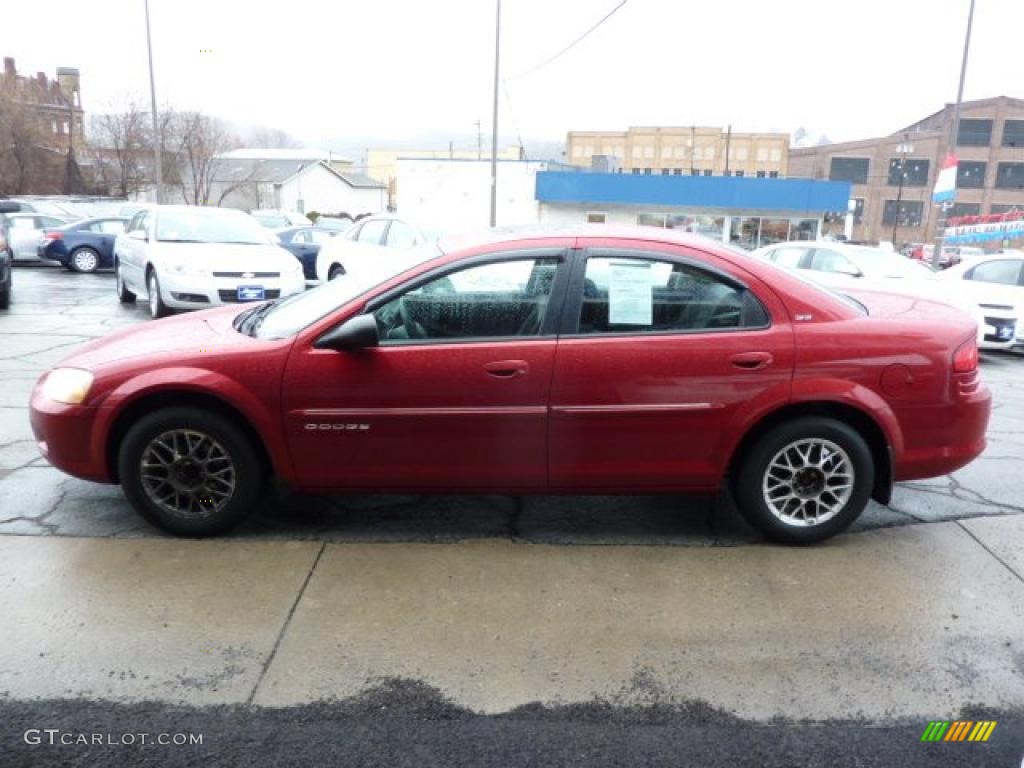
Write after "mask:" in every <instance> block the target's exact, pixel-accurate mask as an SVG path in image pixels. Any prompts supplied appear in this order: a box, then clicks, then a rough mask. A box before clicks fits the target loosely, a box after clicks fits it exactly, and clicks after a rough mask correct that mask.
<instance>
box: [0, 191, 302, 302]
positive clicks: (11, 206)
mask: <svg viewBox="0 0 1024 768" xmlns="http://www.w3.org/2000/svg"><path fill="white" fill-rule="evenodd" d="M20 210H21V205H19V204H18V203H12V202H11V201H9V200H0V309H7V307H8V306H10V303H11V282H12V270H11V264H13V263H14V253H13V252H12V251H11V244H10V241H9V240H8V239H7V216H6V215H5V214H8V213H17V212H18V211H20ZM314 261H315V258H314Z"/></svg>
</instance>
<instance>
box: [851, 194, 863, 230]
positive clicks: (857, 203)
mask: <svg viewBox="0 0 1024 768" xmlns="http://www.w3.org/2000/svg"><path fill="white" fill-rule="evenodd" d="M863 221H864V198H863V197H855V198H854V199H853V223H854V224H860V223H862V222H863Z"/></svg>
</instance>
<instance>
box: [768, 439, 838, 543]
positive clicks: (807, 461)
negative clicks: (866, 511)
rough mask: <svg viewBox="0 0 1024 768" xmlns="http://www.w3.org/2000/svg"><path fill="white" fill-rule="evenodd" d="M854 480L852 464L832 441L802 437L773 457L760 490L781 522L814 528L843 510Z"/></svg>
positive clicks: (769, 507)
mask: <svg viewBox="0 0 1024 768" xmlns="http://www.w3.org/2000/svg"><path fill="white" fill-rule="evenodd" d="M854 479H855V478H854V468H853V462H852V461H851V459H850V456H849V454H847V452H846V451H845V450H843V449H842V448H841V447H840V446H839V445H837V444H836V443H834V442H832V441H831V440H824V439H819V438H805V439H802V440H796V441H794V442H792V443H789V444H788V445H786V446H785V447H783V448H782V449H781V450H780V451H778V452H777V453H776V454H775V455H774V456H773V457H772V459H771V461H769V462H768V468H767V469H766V470H765V472H764V478H763V480H762V483H761V490H762V493H763V494H764V501H765V504H766V505H767V506H768V509H769V510H770V511H771V513H772V514H773V515H774V516H775V517H777V518H778V519H779V520H781V521H782V522H783V523H786V524H787V525H792V526H797V527H806V526H815V525H821V524H822V523H824V522H826V521H828V520H831V519H832V518H833V517H835V516H836V515H837V514H839V512H841V511H842V509H843V507H845V506H846V503H847V502H848V501H849V500H850V496H851V494H852V493H853V487H854Z"/></svg>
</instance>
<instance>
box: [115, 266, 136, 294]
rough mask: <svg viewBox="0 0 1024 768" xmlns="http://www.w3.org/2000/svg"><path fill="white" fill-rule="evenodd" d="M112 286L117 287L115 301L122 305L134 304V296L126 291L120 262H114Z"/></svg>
mask: <svg viewBox="0 0 1024 768" xmlns="http://www.w3.org/2000/svg"><path fill="white" fill-rule="evenodd" d="M114 284H115V285H116V286H117V300H118V301H120V302H121V303H122V304H134V303H135V294H134V293H132V292H131V291H129V290H128V288H127V287H126V286H125V284H124V278H123V277H122V276H121V264H120V262H116V261H115V262H114Z"/></svg>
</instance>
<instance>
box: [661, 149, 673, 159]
mask: <svg viewBox="0 0 1024 768" xmlns="http://www.w3.org/2000/svg"><path fill="white" fill-rule="evenodd" d="M661 159H662V160H671V159H672V147H662V148H661Z"/></svg>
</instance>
